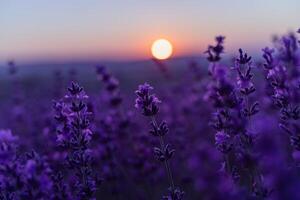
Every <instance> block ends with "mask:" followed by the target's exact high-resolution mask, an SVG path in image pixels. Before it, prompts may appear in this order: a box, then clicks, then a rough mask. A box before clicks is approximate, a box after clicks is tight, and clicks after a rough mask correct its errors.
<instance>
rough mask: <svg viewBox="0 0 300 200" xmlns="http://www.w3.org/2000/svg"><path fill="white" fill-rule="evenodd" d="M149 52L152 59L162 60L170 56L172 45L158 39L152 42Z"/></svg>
mask: <svg viewBox="0 0 300 200" xmlns="http://www.w3.org/2000/svg"><path fill="white" fill-rule="evenodd" d="M151 52H152V55H153V57H154V58H156V59H159V60H164V59H167V58H169V57H170V56H171V55H172V52H173V47H172V44H171V43H170V42H169V41H168V40H166V39H158V40H156V41H154V42H153V44H152V47H151Z"/></svg>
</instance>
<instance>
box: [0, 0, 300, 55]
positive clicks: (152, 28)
mask: <svg viewBox="0 0 300 200" xmlns="http://www.w3.org/2000/svg"><path fill="white" fill-rule="evenodd" d="M299 8H300V1H299V0H248V1H246V0H207V1H206V0H181V1H180V0H178V1H176V0H163V1H161V0H151V1H149V0H106V1H103V0H1V1H0V27H1V32H0V60H6V59H11V58H14V59H16V60H21V61H22V60H43V59H54V60H59V59H62V60H64V59H110V60H111V59H116V60H118V59H147V58H149V57H150V53H149V49H150V45H151V43H152V42H153V40H155V39H157V38H160V37H164V38H167V39H169V40H170V41H171V42H172V43H173V45H174V49H175V51H174V54H175V56H185V55H198V54H199V55H201V53H202V52H203V50H204V49H205V47H206V46H207V44H208V43H211V42H212V41H213V37H214V36H215V35H218V34H223V35H225V36H226V37H227V40H226V49H227V51H228V52H234V51H236V49H237V48H239V47H243V48H245V49H248V51H252V52H254V51H258V50H259V49H261V47H264V46H265V45H268V44H269V41H270V38H271V36H272V34H275V33H277V34H283V33H286V32H287V31H290V30H296V29H297V28H298V27H300V12H299Z"/></svg>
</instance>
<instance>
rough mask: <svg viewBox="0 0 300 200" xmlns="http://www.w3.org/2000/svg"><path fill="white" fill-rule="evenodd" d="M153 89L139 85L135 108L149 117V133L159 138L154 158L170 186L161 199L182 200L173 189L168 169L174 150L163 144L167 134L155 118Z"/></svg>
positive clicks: (162, 125) (176, 190) (155, 101)
mask: <svg viewBox="0 0 300 200" xmlns="http://www.w3.org/2000/svg"><path fill="white" fill-rule="evenodd" d="M151 90H153V87H152V86H150V85H149V84H148V83H144V84H143V85H139V87H138V90H137V91H136V92H135V93H136V95H137V99H136V100H135V107H136V108H137V109H140V110H141V111H142V114H143V115H145V116H146V117H151V125H152V127H153V129H152V130H151V131H150V133H151V134H152V135H154V136H159V140H160V147H154V155H155V156H156V158H157V159H158V160H159V161H161V162H164V165H165V168H166V172H167V175H168V179H169V184H170V189H169V190H170V194H169V195H168V196H166V197H163V199H170V200H171V199H172V200H181V199H183V192H182V191H181V190H180V189H176V188H175V184H174V180H173V175H172V171H171V168H170V163H169V160H170V159H171V158H172V156H173V154H174V152H175V150H174V149H171V147H170V145H169V144H165V141H164V135H165V134H166V133H167V132H168V127H167V124H166V123H165V122H162V123H160V124H158V123H157V121H156V119H155V116H156V115H157V113H158V111H159V107H158V104H159V103H160V102H161V101H160V100H159V99H158V98H157V97H156V95H155V94H151V93H150V91H151Z"/></svg>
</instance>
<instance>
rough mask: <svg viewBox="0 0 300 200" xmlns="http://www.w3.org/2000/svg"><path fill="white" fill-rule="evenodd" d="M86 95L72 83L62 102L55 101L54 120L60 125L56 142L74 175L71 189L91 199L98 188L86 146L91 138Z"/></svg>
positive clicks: (84, 197)
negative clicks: (55, 113) (64, 153)
mask: <svg viewBox="0 0 300 200" xmlns="http://www.w3.org/2000/svg"><path fill="white" fill-rule="evenodd" d="M87 98H88V96H87V95H86V94H85V92H84V90H83V88H82V87H81V86H79V85H78V84H77V83H72V85H71V87H69V88H68V94H67V95H65V103H64V102H57V103H56V104H55V109H56V111H57V115H56V117H55V118H56V119H57V120H58V122H59V123H60V124H61V125H62V126H61V125H60V126H59V127H58V128H59V129H58V143H59V145H61V146H62V147H64V148H65V149H66V150H67V152H68V155H67V157H66V162H67V164H68V166H69V167H70V168H71V169H72V170H74V172H75V175H76V177H77V181H76V184H75V188H76V190H77V195H78V196H79V197H80V198H81V199H92V198H93V196H94V193H95V191H96V190H97V188H98V179H97V177H96V175H95V174H93V170H92V168H91V162H92V160H91V159H92V157H91V154H90V150H89V148H88V145H89V143H90V140H91V138H92V135H93V133H92V131H91V130H90V129H89V124H90V122H89V116H90V113H89V112H88V111H87V106H86V103H85V100H86V99H87Z"/></svg>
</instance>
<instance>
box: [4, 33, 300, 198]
mask: <svg viewBox="0 0 300 200" xmlns="http://www.w3.org/2000/svg"><path fill="white" fill-rule="evenodd" d="M297 34H298V33H290V34H286V35H284V36H280V37H276V38H275V39H274V41H273V45H272V46H270V47H265V48H262V51H261V52H258V53H260V54H261V56H260V57H256V58H252V57H251V55H248V54H247V52H244V51H243V50H242V49H237V50H236V52H235V57H234V58H232V59H229V60H230V61H226V60H224V59H222V58H223V56H226V54H224V52H225V49H226V45H225V41H226V38H225V37H224V36H217V37H216V38H215V41H213V40H212V44H211V45H209V46H208V48H207V51H205V52H204V53H203V54H199V58H201V57H204V56H205V57H206V58H207V61H204V60H201V59H200V60H199V59H196V58H195V59H192V58H190V59H185V62H181V63H180V66H178V67H175V68H172V65H173V64H174V62H173V63H172V62H166V61H158V60H157V61H156V62H155V63H156V65H154V64H153V63H152V64H149V66H148V67H145V68H143V69H141V68H139V67H133V68H130V70H128V71H126V72H125V71H122V70H121V71H120V70H119V71H118V70H114V68H110V66H104V65H101V64H100V65H96V64H95V65H91V66H88V67H85V68H80V69H79V70H78V69H76V68H70V69H69V70H62V69H61V68H57V69H54V68H51V69H49V68H47V69H48V70H47V71H46V72H44V74H45V75H44V76H45V77H38V76H37V75H36V76H28V75H26V74H24V71H26V70H29V68H28V67H27V68H25V67H23V68H22V67H21V66H18V63H15V62H14V61H10V62H8V63H7V65H6V66H4V67H3V68H2V75H1V76H2V80H1V82H2V83H1V105H0V107H1V122H0V124H1V130H0V145H1V146H0V147H1V148H0V160H1V163H0V199H3V200H13V199H16V200H21V199H22V200H23V199H24V200H25V199H53V200H54V199H55V200H60V199H137V200H143V199H145V200H146V199H165V200H182V199H204V200H219V199H220V200H221V199H276V200H282V199H300V192H299V187H300V173H299V172H300V169H299V162H300V153H299V151H300V133H299V131H300V125H299V118H300V108H299V106H298V104H299V98H300V71H299V66H300V53H299V50H298V48H299V41H298V39H297ZM212 39H213V38H212ZM140 65H141V64H140ZM4 69H5V70H4ZM147 70H149V71H147ZM114 72H115V74H114ZM22 73H23V74H22ZM40 74H41V73H40ZM139 74H140V75H139ZM147 74H148V75H147ZM42 76H43V75H42Z"/></svg>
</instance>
